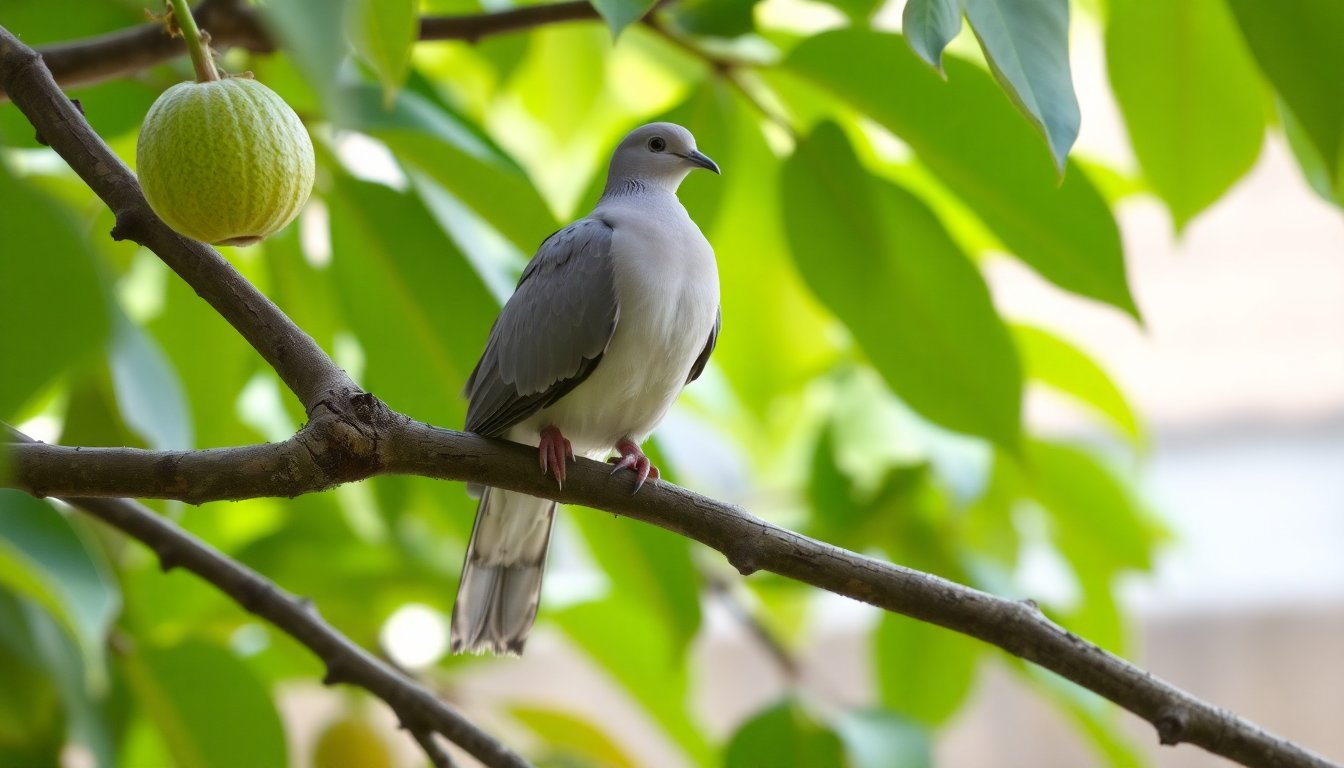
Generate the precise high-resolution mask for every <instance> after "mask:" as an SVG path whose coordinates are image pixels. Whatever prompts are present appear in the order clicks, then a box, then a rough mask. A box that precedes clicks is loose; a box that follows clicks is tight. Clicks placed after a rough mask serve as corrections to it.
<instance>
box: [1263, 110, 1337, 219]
mask: <svg viewBox="0 0 1344 768" xmlns="http://www.w3.org/2000/svg"><path fill="white" fill-rule="evenodd" d="M1277 102H1278V107H1279V119H1280V121H1281V122H1282V125H1283V135H1284V138H1286V139H1288V148H1289V149H1291V150H1292V151H1293V156H1294V157H1296V158H1297V164H1298V166H1299V167H1300V168H1301V169H1302V176H1303V178H1305V179H1306V181H1307V185H1308V186H1310V187H1311V189H1312V191H1313V192H1315V193H1316V194H1318V195H1320V196H1321V198H1322V199H1323V200H1326V201H1328V202H1331V203H1336V204H1344V199H1342V198H1340V197H1339V196H1338V195H1336V194H1335V189H1334V178H1333V176H1332V174H1331V171H1330V169H1329V168H1327V167H1326V166H1325V161H1324V160H1323V159H1321V153H1320V152H1319V151H1317V149H1316V145H1315V144H1313V143H1312V141H1311V137H1309V136H1307V132H1306V129H1304V128H1303V127H1302V123H1300V122H1299V121H1298V119H1297V117H1295V116H1294V115H1293V112H1292V110H1291V109H1289V108H1288V105H1287V104H1285V103H1283V99H1278V100H1277Z"/></svg>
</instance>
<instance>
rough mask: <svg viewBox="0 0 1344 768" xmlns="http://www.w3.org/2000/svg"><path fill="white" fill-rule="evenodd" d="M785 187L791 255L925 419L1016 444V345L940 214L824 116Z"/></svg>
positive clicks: (792, 162)
mask: <svg viewBox="0 0 1344 768" xmlns="http://www.w3.org/2000/svg"><path fill="white" fill-rule="evenodd" d="M782 188H783V194H784V214H785V231H786V232H788V235H789V248H790V251H791V252H792V254H793V257H794V261H795V262H796V263H797V264H798V267H799V269H800V270H801V271H802V273H803V275H804V277H805V278H806V279H807V280H808V283H809V285H810V286H811V287H812V290H813V291H814V292H815V293H816V294H817V296H818V298H820V299H821V301H822V302H823V303H825V304H826V305H827V306H828V307H829V308H830V309H831V311H832V312H834V313H835V314H836V315H837V316H838V317H840V319H842V320H844V321H845V324H846V325H847V326H848V327H849V330H850V332H851V333H852V334H854V337H855V339H856V340H857V341H858V342H859V344H860V346H862V347H863V349H864V351H865V352H866V353H867V355H868V357H869V358H870V359H871V360H872V361H873V364H874V365H875V366H876V367H877V369H878V370H879V371H880V372H881V373H882V376H883V378H884V379H886V381H887V383H888V384H889V385H890V386H891V388H892V390H893V391H895V392H896V394H897V395H898V396H900V398H901V399H902V400H904V401H905V402H906V403H907V404H909V405H910V407H911V408H913V409H915V410H916V411H918V412H919V413H921V414H922V415H924V416H926V417H927V418H929V419H931V420H932V421H935V422H937V423H939V424H942V425H943V426H946V427H948V428H950V429H954V430H957V431H959V432H965V433H967V434H972V435H977V436H980V437H984V438H986V439H989V440H991V441H993V442H995V443H997V444H999V445H1001V446H1004V447H1005V448H1006V449H1007V450H1009V451H1013V450H1015V448H1016V446H1017V441H1018V435H1019V428H1020V425H1019V415H1020V409H1021V400H1022V379H1021V372H1020V370H1019V368H1018V363H1017V355H1016V352H1015V351H1014V349H1013V345H1012V342H1011V340H1010V339H1009V337H1008V332H1007V329H1006V328H1005V327H1004V325H1003V322H1002V321H1001V320H1000V319H999V317H998V315H997V314H995V311H994V305H993V303H992V302H991V301H990V297H989V290H988V288H986V287H985V283H984V280H983V278H982V277H981V276H980V273H979V272H978V271H977V270H976V268H975V266H974V265H973V264H971V262H970V260H969V259H967V258H966V256H965V254H963V253H962V252H961V251H960V250H959V249H958V248H957V247H956V245H955V244H954V243H953V242H952V240H951V238H950V237H949V236H948V234H947V231H946V230H944V229H943V226H942V224H941V223H940V222H939V221H938V219H937V217H935V216H934V215H933V213H932V212H931V211H930V210H929V209H928V208H927V207H925V206H924V204H923V203H922V202H920V201H919V200H918V199H917V198H915V197H914V196H912V195H911V194H910V193H908V192H906V191H905V190H903V189H901V188H899V187H897V186H895V185H894V184H891V183H889V182H886V181H884V180H880V179H877V178H876V177H874V176H872V175H871V174H869V173H868V172H867V171H866V170H865V169H864V168H863V167H862V166H860V165H859V162H858V159H857V158H855V156H854V154H853V151H852V150H851V149H850V147H849V145H848V143H847V142H846V141H845V138H844V135H843V134H842V133H841V132H840V130H839V129H838V128H836V127H835V126H833V125H829V124H824V125H822V126H820V127H818V128H817V129H816V130H815V131H814V132H813V134H812V136H810V137H809V138H807V139H806V140H804V141H803V142H802V143H801V144H799V146H798V148H797V150H796V151H795V152H794V155H793V157H792V158H790V159H789V161H788V162H787V163H786V164H785V166H784V173H783V185H782Z"/></svg>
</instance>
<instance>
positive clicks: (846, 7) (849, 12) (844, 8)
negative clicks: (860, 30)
mask: <svg viewBox="0 0 1344 768" xmlns="http://www.w3.org/2000/svg"><path fill="white" fill-rule="evenodd" d="M825 2H826V4H827V5H830V6H832V7H834V8H836V9H838V10H839V11H840V12H841V13H843V14H845V15H846V16H848V17H849V20H850V21H852V22H854V23H855V24H865V25H866V24H867V23H868V21H869V19H871V18H872V17H873V14H875V13H877V9H878V8H881V7H882V0H825Z"/></svg>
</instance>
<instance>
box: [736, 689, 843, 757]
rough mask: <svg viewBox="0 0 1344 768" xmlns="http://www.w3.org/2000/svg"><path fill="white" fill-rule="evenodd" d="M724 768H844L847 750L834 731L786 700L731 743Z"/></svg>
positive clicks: (745, 727)
mask: <svg viewBox="0 0 1344 768" xmlns="http://www.w3.org/2000/svg"><path fill="white" fill-rule="evenodd" d="M723 765H724V768H761V766H767V765H768V766H771V768H845V766H846V765H848V763H847V762H846V760H845V748H844V745H843V744H842V743H841V741H840V737H839V736H836V735H835V732H834V731H831V730H830V729H828V728H826V727H824V726H822V725H820V724H818V723H817V722H816V721H815V720H813V719H812V718H811V717H809V716H808V715H807V713H806V712H804V711H803V709H802V708H801V707H800V706H798V704H797V703H795V702H793V701H791V700H785V701H782V702H780V703H779V704H776V705H775V706H773V707H770V708H769V709H767V710H765V711H764V712H761V713H758V714H757V715H755V716H754V717H752V718H751V719H750V720H748V721H747V722H746V723H744V724H743V725H742V726H741V727H740V728H738V729H737V732H736V733H734V734H733V738H732V740H731V741H729V742H728V749H727V751H726V753H725V755H724V760H723Z"/></svg>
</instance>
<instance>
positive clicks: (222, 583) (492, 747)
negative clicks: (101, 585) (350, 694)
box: [0, 428, 527, 768]
mask: <svg viewBox="0 0 1344 768" xmlns="http://www.w3.org/2000/svg"><path fill="white" fill-rule="evenodd" d="M0 437H3V438H4V439H8V440H18V441H21V442H19V443H17V444H16V445H15V446H13V447H19V446H22V445H25V444H28V445H33V444H35V443H24V442H22V441H27V440H29V438H28V437H27V436H25V435H23V434H22V433H20V432H17V431H16V430H14V429H12V428H5V429H3V430H0ZM62 500H63V501H65V502H66V503H67V504H70V505H71V506H73V507H75V508H77V509H80V510H83V511H84V512H86V513H88V514H89V515H92V516H93V517H96V518H98V519H99V520H101V521H103V522H104V523H106V524H108V525H110V526H112V527H113V528H116V529H117V530H119V531H121V532H122V533H125V534H126V535H128V536H130V537H132V538H134V539H138V540H139V541H141V542H142V543H144V544H145V545H146V546H148V547H149V548H150V549H152V550H154V553H155V554H156V555H158V558H159V564H160V565H161V566H162V568H163V570H165V571H168V570H171V569H173V568H182V569H184V570H187V571H191V572H192V573H194V574H196V575H197V576H199V577H201V578H202V579H204V580H205V581H207V582H209V583H210V584H213V585H214V586H215V587H216V588H218V589H219V591H221V592H223V593H224V594H226V595H228V596H229V597H231V598H233V600H234V601H235V602H237V603H238V604H239V605H240V606H242V607H243V608H245V609H246V610H247V611H249V612H250V613H252V614H254V615H256V616H258V617H260V618H262V619H265V620H266V621H268V622H270V623H271V624H272V625H274V626H275V627H276V628H278V629H280V630H281V631H283V632H285V633H286V634H288V635H289V636H290V637H293V638H294V639H295V640H298V641H299V642H300V643H302V644H303V645H304V647H306V648H308V650H310V651H312V652H313V653H314V654H315V655H316V656H317V657H318V658H319V659H321V660H322V663H323V664H325V665H326V667H327V674H326V677H324V678H323V682H324V683H326V684H327V685H335V684H338V683H345V684H349V685H357V686H359V687H361V688H364V689H365V690H367V691H369V692H370V693H372V694H373V695H375V696H377V697H378V698H380V699H382V700H383V701H385V702H386V703H387V705H388V706H389V707H391V708H392V710H393V711H394V712H396V713H397V717H398V718H400V720H401V724H402V727H403V728H405V729H406V730H408V731H410V732H411V735H412V736H413V737H414V738H415V739H416V741H417V742H420V743H421V746H422V747H423V748H424V749H425V753H426V755H428V756H429V758H430V761H431V762H432V763H433V764H434V765H435V766H442V765H451V764H452V762H451V760H449V759H448V754H447V753H446V752H444V750H443V747H442V746H441V745H439V744H437V743H435V742H434V741H433V736H432V732H438V733H442V734H443V735H444V736H446V737H447V738H448V739H449V740H451V741H453V742H454V743H455V744H457V745H458V746H460V747H462V748H463V749H464V750H466V751H467V752H469V753H470V754H472V755H473V756H475V757H476V759H478V760H480V761H481V762H482V763H483V764H484V765H487V766H492V767H495V766H498V768H525V767H526V766H527V762H526V761H525V760H523V759H522V758H521V757H519V756H518V755H516V754H514V753H513V752H512V751H511V750H510V749H509V748H508V747H506V746H504V745H503V744H501V743H500V742H499V741H497V740H495V739H494V738H492V737H491V736H489V735H488V734H486V733H485V732H483V731H481V730H480V729H479V728H477V727H476V726H475V725H473V724H472V723H471V722H470V721H468V720H467V719H466V718H464V717H462V715H460V714H458V713H457V712H456V711H455V710H453V709H452V708H451V707H449V706H448V705H447V704H444V703H443V702H442V701H440V700H439V699H438V698H436V697H435V696H434V694H432V693H430V692H429V691H428V690H426V689H425V688H424V687H422V686H420V685H419V684H418V683H416V682H415V681H414V680H412V679H410V678H409V677H407V676H405V675H404V674H402V673H401V672H398V671H397V670H395V669H393V668H392V667H391V666H389V665H388V664H386V663H385V662H383V661H381V660H379V659H378V658H377V657H375V656H373V655H371V654H369V653H368V652H367V651H365V650H364V649H363V648H360V647H359V646H358V645H355V643H353V642H352V641H351V640H350V639H349V638H347V637H346V636H345V635H342V634H341V633H340V632H338V631H336V630H335V629H334V628H332V626H331V625H330V624H328V623H327V622H326V621H325V620H324V619H323V618H322V617H321V616H320V615H319V614H318V612H317V607H316V606H314V605H313V604H312V603H311V602H309V601H308V600H305V599H303V598H300V597H295V596H294V595H291V594H289V593H287V592H285V591H284V590H282V589H280V588H279V587H277V586H276V585H275V584H273V583H271V582H270V581H268V580H267V579H266V578H264V577H263V576H261V575H260V574H258V573H257V572H256V571H253V570H251V569H250V568H248V567H246V566H244V565H242V564H240V563H238V562H237V561H235V560H233V559H232V558H230V557H228V556H227V555H224V554H222V553H220V552H219V551H218V550H216V549H215V548H213V547H211V546H210V545H209V544H206V543H205V542H203V541H201V540H200V539H198V538H196V537H195V536H192V535H191V534H190V533H188V532H186V531H184V530H182V529H181V528H180V527H178V526H177V525H176V524H174V523H172V522H170V521H168V520H166V519H164V518H163V517H161V516H159V515H157V514H155V513H154V511H153V510H151V509H149V508H147V507H145V506H143V505H141V504H137V503H135V502H133V501H130V500H128V499H115V498H78V497H67V498H64V499H62ZM431 748H432V749H431Z"/></svg>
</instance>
